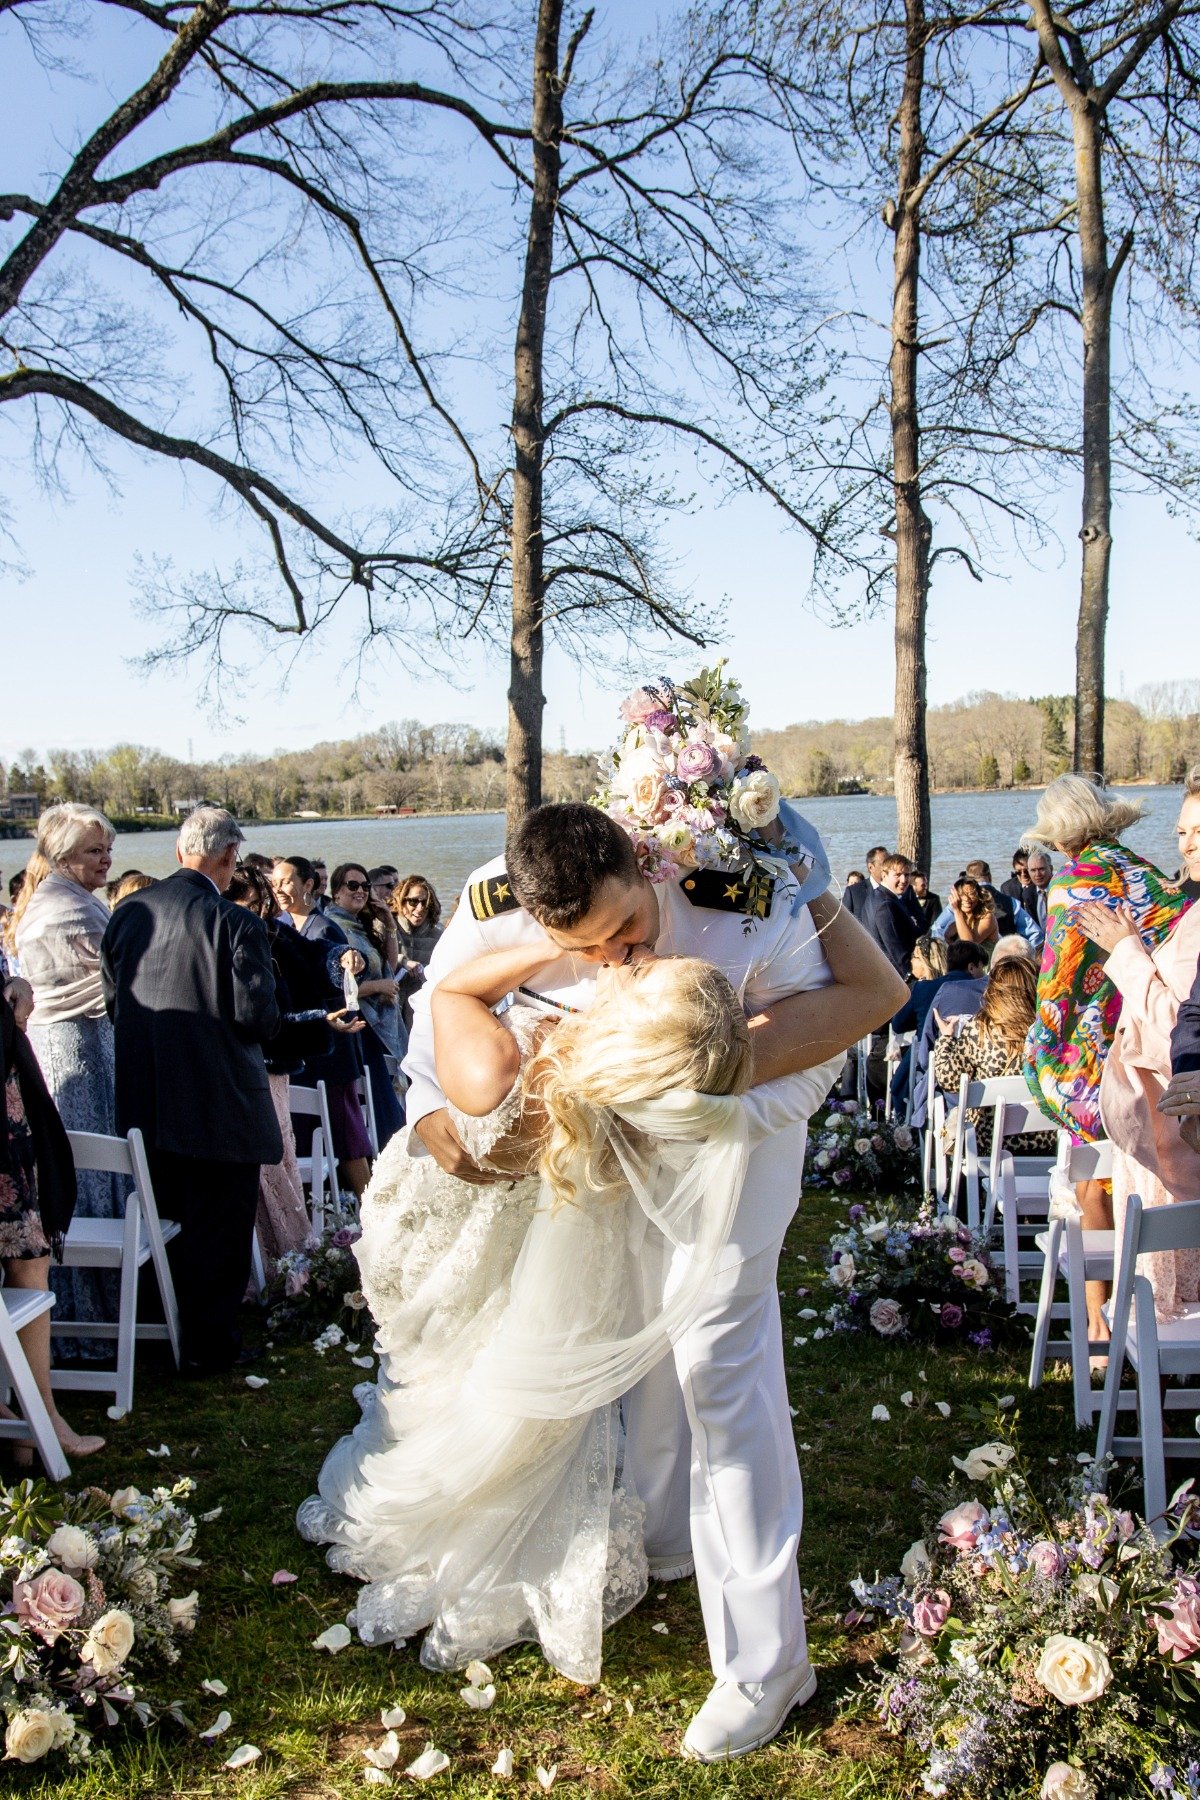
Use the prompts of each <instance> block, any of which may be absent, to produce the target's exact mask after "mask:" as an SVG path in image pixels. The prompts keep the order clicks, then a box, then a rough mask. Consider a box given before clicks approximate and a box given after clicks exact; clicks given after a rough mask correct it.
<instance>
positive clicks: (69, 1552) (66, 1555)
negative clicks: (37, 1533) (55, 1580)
mask: <svg viewBox="0 0 1200 1800" xmlns="http://www.w3.org/2000/svg"><path fill="white" fill-rule="evenodd" d="M98 1554H99V1552H98V1550H97V1546H96V1540H95V1538H94V1537H92V1536H91V1534H90V1532H87V1531H81V1530H80V1528H79V1526H78V1525H60V1526H59V1528H58V1530H57V1531H56V1532H55V1533H54V1535H53V1537H51V1538H50V1540H49V1542H48V1543H47V1545H46V1555H47V1556H49V1557H50V1558H52V1560H53V1561H54V1562H56V1563H57V1564H58V1566H59V1568H60V1569H65V1570H66V1572H67V1574H68V1575H78V1574H80V1573H81V1572H82V1571H83V1570H84V1569H91V1568H94V1567H95V1564H96V1557H97V1555H98Z"/></svg>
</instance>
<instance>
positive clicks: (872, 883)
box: [842, 844, 888, 930]
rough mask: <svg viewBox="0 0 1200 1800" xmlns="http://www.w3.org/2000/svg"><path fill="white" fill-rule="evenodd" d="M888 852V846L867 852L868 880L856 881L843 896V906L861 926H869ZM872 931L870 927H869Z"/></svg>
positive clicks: (884, 845) (881, 846)
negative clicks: (873, 902)
mask: <svg viewBox="0 0 1200 1800" xmlns="http://www.w3.org/2000/svg"><path fill="white" fill-rule="evenodd" d="M887 853H888V850H887V845H886V844H876V845H875V847H874V848H873V849H871V850H868V851H867V879H866V880H865V881H856V882H854V884H853V885H852V886H851V887H848V888H846V889H845V891H844V892H843V894H842V905H843V906H844V907H845V908H846V910H847V912H849V913H851V914H852V915H853V916H854V918H856V919H857V920H858V922H859V924H860V925H867V921H868V919H869V918H870V916H871V912H872V904H871V902H872V896H873V895H874V894H876V893H877V892H878V889H879V881H880V877H881V876H882V874H883V864H884V858H885V857H886V856H887ZM867 929H868V930H870V926H869V925H867Z"/></svg>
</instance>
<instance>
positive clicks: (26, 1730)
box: [4, 1706, 55, 1763]
mask: <svg viewBox="0 0 1200 1800" xmlns="http://www.w3.org/2000/svg"><path fill="white" fill-rule="evenodd" d="M54 1743H55V1730H54V1719H53V1716H52V1715H51V1714H50V1713H48V1712H44V1711H43V1710H42V1708H41V1707H40V1706H31V1707H30V1708H29V1710H28V1712H19V1713H14V1714H13V1716H12V1718H11V1719H10V1720H9V1722H8V1730H7V1731H6V1732H5V1734H4V1749H5V1754H6V1755H7V1756H9V1757H11V1758H12V1760H13V1762H22V1763H35V1762H40V1761H41V1760H42V1758H43V1756H46V1755H48V1754H49V1752H50V1751H51V1750H53V1748H54Z"/></svg>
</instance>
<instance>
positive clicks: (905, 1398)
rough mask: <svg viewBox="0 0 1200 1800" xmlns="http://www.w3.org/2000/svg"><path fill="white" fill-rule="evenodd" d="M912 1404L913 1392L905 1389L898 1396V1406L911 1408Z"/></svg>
mask: <svg viewBox="0 0 1200 1800" xmlns="http://www.w3.org/2000/svg"><path fill="white" fill-rule="evenodd" d="M912 1403H913V1391H912V1389H911V1388H905V1390H904V1392H903V1393H902V1394H901V1396H900V1404H901V1406H911V1405H912Z"/></svg>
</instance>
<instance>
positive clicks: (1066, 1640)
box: [1037, 1631, 1112, 1706]
mask: <svg viewBox="0 0 1200 1800" xmlns="http://www.w3.org/2000/svg"><path fill="white" fill-rule="evenodd" d="M1037 1679H1038V1681H1039V1682H1040V1683H1041V1685H1042V1686H1043V1687H1044V1688H1045V1690H1046V1692H1047V1693H1048V1694H1053V1695H1054V1698H1055V1699H1056V1700H1060V1701H1061V1702H1062V1704H1063V1705H1064V1706H1083V1705H1086V1703H1087V1702H1088V1701H1089V1700H1098V1699H1099V1698H1100V1696H1101V1694H1102V1693H1103V1692H1104V1690H1105V1688H1106V1687H1107V1686H1108V1684H1109V1682H1110V1681H1111V1680H1112V1665H1111V1663H1110V1662H1109V1660H1108V1657H1107V1656H1106V1655H1105V1653H1104V1651H1103V1650H1102V1649H1101V1647H1100V1645H1099V1644H1085V1643H1084V1642H1083V1640H1082V1638H1073V1637H1068V1636H1067V1635H1066V1633H1065V1632H1062V1631H1055V1632H1052V1633H1051V1635H1050V1636H1049V1637H1048V1638H1047V1639H1046V1642H1045V1644H1044V1645H1043V1646H1042V1655H1041V1660H1040V1662H1039V1663H1038V1666H1037Z"/></svg>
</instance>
